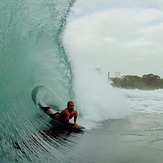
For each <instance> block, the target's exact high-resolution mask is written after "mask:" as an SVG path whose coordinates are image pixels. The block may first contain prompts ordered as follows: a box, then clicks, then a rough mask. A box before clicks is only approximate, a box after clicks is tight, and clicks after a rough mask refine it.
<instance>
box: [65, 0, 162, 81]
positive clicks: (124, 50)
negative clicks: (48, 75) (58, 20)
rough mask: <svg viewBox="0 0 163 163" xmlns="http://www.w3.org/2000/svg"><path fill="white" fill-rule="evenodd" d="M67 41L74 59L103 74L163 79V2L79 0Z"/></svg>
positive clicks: (66, 32)
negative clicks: (152, 76)
mask: <svg viewBox="0 0 163 163" xmlns="http://www.w3.org/2000/svg"><path fill="white" fill-rule="evenodd" d="M64 42H65V44H66V49H67V50H68V51H69V53H70V54H71V55H72V56H73V57H76V58H78V59H79V60H82V61H84V62H85V63H87V64H89V65H91V66H92V67H94V68H101V72H102V74H103V75H107V72H110V73H111V76H112V77H114V75H115V72H120V73H121V75H138V76H142V75H144V74H149V73H153V74H155V75H159V76H160V77H161V78H163V64H162V61H163V1H162V0H144V2H142V0H123V1H122V0H116V1H115V0H77V1H76V3H75V4H74V6H73V8H72V9H71V13H70V15H69V18H68V23H67V27H66V30H65V34H64Z"/></svg>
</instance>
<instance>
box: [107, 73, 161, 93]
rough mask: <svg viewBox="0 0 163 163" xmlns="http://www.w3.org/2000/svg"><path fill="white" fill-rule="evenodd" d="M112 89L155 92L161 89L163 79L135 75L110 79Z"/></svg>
mask: <svg viewBox="0 0 163 163" xmlns="http://www.w3.org/2000/svg"><path fill="white" fill-rule="evenodd" d="M110 80H111V81H112V83H111V85H112V86H113V87H118V88H125V89H141V90H155V89H163V79H161V77H160V76H158V75H154V74H146V75H143V76H142V77H140V76H136V75H125V76H122V77H120V78H118V77H115V78H110Z"/></svg>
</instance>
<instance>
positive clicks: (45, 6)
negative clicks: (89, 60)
mask: <svg viewBox="0 0 163 163" xmlns="http://www.w3.org/2000/svg"><path fill="white" fill-rule="evenodd" d="M73 3H74V0H67V1H64V0H59V1H58V0H47V1H43V0H36V1H32V2H31V1H23V0H18V1H9V0H2V1H1V2H0V17H1V22H0V27H1V28H0V33H1V38H0V56H1V60H0V76H1V78H0V83H1V84H0V90H1V93H0V105H1V109H0V110H1V114H0V147H1V148H0V158H2V162H3V161H4V162H6V161H8V162H9V161H13V160H14V161H17V160H18V162H19V160H22V157H25V155H23V153H21V154H20V150H15V148H20V146H22V148H21V151H22V149H24V150H25V151H26V152H25V153H26V154H30V153H31V151H32V150H35V152H34V153H36V149H30V145H31V142H33V145H32V147H33V148H36V146H40V144H39V143H38V144H36V142H38V140H37V139H39V137H40V136H38V132H39V131H40V129H42V128H43V127H45V124H46V125H47V122H48V120H47V119H46V118H44V119H42V118H40V116H39V112H40V111H39V109H37V108H36V106H35V104H34V103H33V101H32V99H31V92H32V90H33V88H35V87H36V86H39V85H44V86H46V87H48V88H50V89H51V90H52V91H53V92H54V93H55V99H56V98H57V99H60V103H59V107H64V106H65V103H66V101H68V100H73V98H74V95H73V84H72V83H73V82H72V80H73V74H72V70H71V64H70V62H69V59H68V57H67V55H66V54H65V49H64V47H63V44H62V35H63V30H64V28H65V24H66V19H67V16H68V14H69V11H70V8H71V7H72V5H73ZM55 99H54V101H55ZM36 135H37V136H36ZM34 137H35V139H36V140H37V141H36V142H35V141H34ZM29 139H30V140H29ZM18 140H23V142H21V143H20V142H19V143H16V142H18ZM41 144H42V145H43V144H44V141H43V140H42V143H41ZM31 157H33V159H36V161H37V160H40V159H41V158H44V157H43V156H42V157H41V154H40V155H39V157H40V158H38V156H37V157H36V156H34V155H33V156H31ZM28 159H29V160H30V157H28ZM34 162H35V161H34Z"/></svg>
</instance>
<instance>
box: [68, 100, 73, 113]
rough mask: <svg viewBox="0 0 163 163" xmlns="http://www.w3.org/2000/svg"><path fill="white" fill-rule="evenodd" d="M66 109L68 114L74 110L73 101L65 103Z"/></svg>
mask: <svg viewBox="0 0 163 163" xmlns="http://www.w3.org/2000/svg"><path fill="white" fill-rule="evenodd" d="M67 108H68V111H69V112H72V111H73V110H74V102H73V101H69V102H68V103H67Z"/></svg>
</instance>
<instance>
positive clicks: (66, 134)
mask: <svg viewBox="0 0 163 163" xmlns="http://www.w3.org/2000/svg"><path fill="white" fill-rule="evenodd" d="M74 2H75V1H74V0H47V1H43V0H35V1H34V2H31V1H29V0H26V1H23V0H17V1H8V0H1V1H0V18H1V21H0V34H1V37H0V83H1V84H0V90H1V92H0V106H1V108H0V111H1V114H0V162H2V163H8V162H39V163H40V162H49V163H51V162H56V163H67V162H70V163H73V162H74V163H78V162H79V163H84V162H86V163H89V162H90V163H92V162H103V163H108V162H116V163H117V162H124V163H127V162H132V163H133V162H142V163H144V162H148V163H149V162H152V163H153V162H161V160H162V150H163V148H162V111H163V108H162V96H163V95H162V93H163V91H162V90H156V91H139V90H123V89H122V90H121V89H116V88H113V87H112V86H111V85H110V82H109V81H106V79H105V78H104V77H102V76H100V75H98V74H96V72H95V71H94V69H93V68H92V67H90V66H89V65H88V64H86V63H84V62H82V61H80V60H78V59H76V58H75V57H73V56H71V54H69V53H67V52H66V49H65V48H64V46H63V42H62V40H63V36H64V29H65V28H66V23H67V22H66V20H67V17H68V16H69V13H70V9H71V8H72V7H73V4H74ZM69 100H73V101H75V107H76V109H77V110H78V112H79V117H78V123H79V124H81V125H83V126H85V128H86V129H85V131H84V132H82V133H74V132H70V131H68V130H63V129H62V128H59V129H58V128H56V126H55V124H52V123H51V119H50V118H49V117H48V116H47V115H46V114H44V113H43V112H41V110H39V109H38V106H37V104H38V103H39V102H41V103H43V104H44V105H50V106H52V107H53V108H54V109H57V110H62V109H63V108H64V107H65V106H66V103H67V101H69ZM34 102H35V103H36V105H35V103H34Z"/></svg>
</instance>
